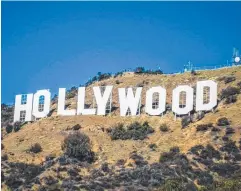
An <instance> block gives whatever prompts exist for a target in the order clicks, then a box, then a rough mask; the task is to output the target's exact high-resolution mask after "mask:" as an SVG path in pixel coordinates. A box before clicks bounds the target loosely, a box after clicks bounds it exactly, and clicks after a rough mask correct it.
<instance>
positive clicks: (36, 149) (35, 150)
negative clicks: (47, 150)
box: [29, 143, 42, 153]
mask: <svg viewBox="0 0 241 191" xmlns="http://www.w3.org/2000/svg"><path fill="white" fill-rule="evenodd" d="M29 151H30V152H32V153H39V152H41V151H42V147H41V145H40V144H39V143H35V144H33V145H31V147H30V149H29Z"/></svg>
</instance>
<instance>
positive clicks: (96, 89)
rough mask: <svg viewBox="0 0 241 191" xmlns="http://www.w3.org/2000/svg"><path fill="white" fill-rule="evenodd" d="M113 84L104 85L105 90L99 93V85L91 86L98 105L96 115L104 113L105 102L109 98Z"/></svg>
mask: <svg viewBox="0 0 241 191" xmlns="http://www.w3.org/2000/svg"><path fill="white" fill-rule="evenodd" d="M112 88H113V86H105V91H104V93H103V95H101V91H100V87H98V86H97V87H93V90H94V95H95V99H96V104H97V106H98V109H97V115H105V110H106V104H107V102H108V100H109V99H110V95H111V92H112Z"/></svg>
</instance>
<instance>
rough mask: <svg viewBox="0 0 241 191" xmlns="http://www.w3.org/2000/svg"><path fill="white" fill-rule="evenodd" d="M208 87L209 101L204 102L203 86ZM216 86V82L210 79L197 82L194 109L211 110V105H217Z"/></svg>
mask: <svg viewBox="0 0 241 191" xmlns="http://www.w3.org/2000/svg"><path fill="white" fill-rule="evenodd" d="M205 87H208V88H209V90H210V91H209V92H206V93H209V95H207V97H209V102H208V103H204V96H203V94H204V88H205ZM217 89H218V86H217V83H215V82H214V81H212V80H207V81H201V82H197V93H196V111H204V110H211V109H212V108H213V107H215V106H216V105H217V96H218V95H217V91H218V90H217Z"/></svg>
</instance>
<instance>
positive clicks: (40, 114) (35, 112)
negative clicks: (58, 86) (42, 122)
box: [33, 90, 51, 118]
mask: <svg viewBox="0 0 241 191" xmlns="http://www.w3.org/2000/svg"><path fill="white" fill-rule="evenodd" d="M40 96H43V97H44V103H42V104H43V111H39V101H40V100H39V98H40ZM50 101H51V94H50V92H49V91H48V90H39V91H37V93H35V94H34V98H33V116H35V117H36V118H42V117H46V116H47V115H48V113H49V109H50Z"/></svg>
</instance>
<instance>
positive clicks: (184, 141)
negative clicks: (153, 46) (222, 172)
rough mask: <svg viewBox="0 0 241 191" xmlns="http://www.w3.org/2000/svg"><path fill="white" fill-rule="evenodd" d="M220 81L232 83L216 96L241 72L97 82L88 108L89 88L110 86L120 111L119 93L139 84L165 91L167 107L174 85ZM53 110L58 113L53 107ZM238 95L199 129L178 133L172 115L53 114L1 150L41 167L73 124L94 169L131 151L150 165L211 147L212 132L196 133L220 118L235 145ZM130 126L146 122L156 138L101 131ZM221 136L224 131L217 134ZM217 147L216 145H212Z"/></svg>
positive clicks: (240, 122)
mask: <svg viewBox="0 0 241 191" xmlns="http://www.w3.org/2000/svg"><path fill="white" fill-rule="evenodd" d="M222 75H234V76H235V77H236V81H234V82H231V83H229V84H225V83H224V82H218V91H219V92H220V91H221V90H222V89H223V88H225V87H227V86H230V85H233V86H235V85H236V84H237V83H238V82H239V81H241V67H234V68H229V69H221V70H213V71H205V72H198V74H197V75H195V76H193V75H191V74H190V73H185V74H176V75H134V74H126V75H124V76H122V77H117V78H110V79H108V80H103V81H101V82H98V83H95V84H93V85H91V86H90V87H88V88H87V98H88V100H87V103H91V100H92V98H91V91H92V90H91V88H92V87H93V86H97V85H100V84H101V83H103V82H105V83H106V84H107V85H109V84H110V85H114V92H113V102H114V106H116V107H118V94H117V88H120V87H128V86H135V85H136V84H138V83H140V82H143V81H144V82H148V85H145V86H144V88H143V90H144V91H145V90H146V89H148V87H151V86H157V85H161V86H163V87H165V88H166V89H167V102H168V103H171V92H172V89H173V88H175V86H177V85H181V84H188V85H191V86H193V85H195V84H196V81H198V80H202V79H203V80H208V79H212V80H216V79H217V78H218V77H220V76H222ZM116 80H119V81H121V82H122V83H120V84H116V83H115V81H116ZM144 95H145V93H144V92H143V96H142V103H144V100H145V96H144ZM68 102H69V103H71V105H70V106H69V108H75V107H76V101H75V98H71V99H70V100H68ZM52 108H56V105H53V106H52ZM240 115H241V95H239V96H238V100H237V102H236V103H234V104H230V105H222V104H221V105H219V107H218V112H216V113H208V114H206V115H205V117H204V119H202V120H201V121H199V122H197V123H193V124H191V125H190V126H188V127H187V128H186V129H181V123H180V119H178V120H177V121H174V116H173V114H172V113H167V114H166V115H164V116H163V117H157V116H152V117H150V116H148V115H146V114H144V113H142V115H141V116H137V117H125V118H123V117H120V116H119V110H118V109H117V110H116V111H115V112H114V114H111V115H110V116H106V117H103V116H71V117H61V116H56V112H54V114H53V116H51V117H48V118H45V119H41V120H39V121H37V122H34V123H32V124H27V125H25V126H24V127H23V128H22V129H21V130H20V131H18V132H16V133H10V134H8V135H5V137H4V139H3V144H4V145H5V149H4V152H5V153H9V152H12V153H14V155H9V161H19V162H26V163H35V164H39V163H41V162H43V161H44V158H45V156H47V155H49V154H51V153H52V154H54V155H57V156H58V155H60V154H61V153H62V151H61V142H62V140H63V138H64V136H65V135H67V133H68V131H66V129H67V127H68V126H69V127H72V126H74V125H75V124H80V125H81V127H83V128H81V131H83V132H84V133H85V134H87V135H88V136H89V137H90V140H91V144H92V146H93V151H94V152H96V153H97V156H98V160H97V162H96V164H93V165H98V163H100V162H101V161H107V162H109V163H114V162H116V161H117V160H118V159H126V160H127V159H128V158H129V153H130V152H132V151H138V153H141V154H142V156H143V157H144V158H145V159H147V160H148V161H149V162H157V161H158V160H159V156H160V153H161V152H164V151H168V150H169V149H170V148H171V147H173V146H179V147H180V150H181V152H187V151H188V150H189V148H190V147H192V146H194V145H197V144H203V145H206V144H208V143H209V142H212V138H213V136H214V133H212V132H211V131H206V132H196V128H195V127H196V125H197V124H204V123H210V122H212V123H214V124H215V122H216V119H217V118H219V117H223V116H225V117H227V118H228V119H230V120H231V125H232V127H233V128H234V129H235V131H236V132H235V134H234V135H233V137H232V138H233V140H239V139H240V131H241V117H240ZM134 121H139V122H142V123H143V122H144V121H148V122H149V124H150V125H151V126H152V127H153V128H154V129H155V133H153V134H152V135H150V136H148V138H147V139H145V140H143V141H134V140H125V141H122V140H116V141H111V139H110V137H109V136H108V134H107V133H106V132H103V131H102V129H101V128H102V127H103V128H105V129H106V128H109V127H110V126H112V125H114V124H116V123H119V122H122V123H131V122H134ZM163 123H166V124H167V125H168V127H169V131H168V132H166V133H160V130H159V127H160V125H161V124H163ZM220 134H224V130H222V131H221V132H220ZM36 142H38V143H39V144H40V145H41V146H42V149H43V151H42V152H41V153H38V154H31V153H28V152H26V150H27V149H28V148H29V147H30V145H32V144H34V143H36ZM151 143H155V144H156V145H157V149H156V150H155V151H151V150H150V148H149V147H148V145H149V144H151ZM214 144H216V145H215V146H217V147H218V144H219V143H218V142H217V143H215V142H214Z"/></svg>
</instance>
